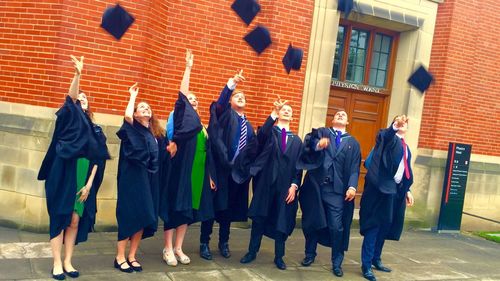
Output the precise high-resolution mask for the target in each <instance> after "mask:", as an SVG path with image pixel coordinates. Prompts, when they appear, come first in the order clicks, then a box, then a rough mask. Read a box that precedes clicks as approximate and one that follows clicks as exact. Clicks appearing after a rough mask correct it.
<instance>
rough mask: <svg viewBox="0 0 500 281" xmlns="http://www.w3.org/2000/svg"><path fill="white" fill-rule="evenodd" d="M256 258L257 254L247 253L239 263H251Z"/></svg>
mask: <svg viewBox="0 0 500 281" xmlns="http://www.w3.org/2000/svg"><path fill="white" fill-rule="evenodd" d="M256 257H257V254H254V253H250V252H248V253H246V254H245V255H244V256H243V257H242V258H241V260H240V263H249V262H252V261H253V260H254V259H255V258H256Z"/></svg>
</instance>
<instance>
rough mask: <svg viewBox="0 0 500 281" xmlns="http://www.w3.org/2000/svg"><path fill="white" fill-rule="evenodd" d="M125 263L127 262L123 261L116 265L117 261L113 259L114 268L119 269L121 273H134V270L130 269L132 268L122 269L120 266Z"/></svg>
mask: <svg viewBox="0 0 500 281" xmlns="http://www.w3.org/2000/svg"><path fill="white" fill-rule="evenodd" d="M125 263H127V261H124V262H122V263H118V260H117V259H115V268H116V269H119V270H120V271H121V272H125V273H132V272H134V270H133V269H132V267H129V268H123V267H122V265H123V264H125Z"/></svg>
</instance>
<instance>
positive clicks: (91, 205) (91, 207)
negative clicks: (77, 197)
mask: <svg viewBox="0 0 500 281" xmlns="http://www.w3.org/2000/svg"><path fill="white" fill-rule="evenodd" d="M93 133H94V136H95V137H96V140H97V143H98V147H97V149H99V150H100V152H99V155H102V156H104V158H102V159H95V160H91V161H90V165H89V171H88V175H87V178H88V177H89V176H90V174H91V173H92V167H93V166H94V165H97V171H96V174H95V176H94V181H93V182H92V188H91V189H90V193H89V196H88V197H87V200H86V201H85V207H84V209H83V214H82V217H81V218H80V221H79V223H78V234H77V236H76V242H75V244H78V243H80V242H84V241H87V237H88V233H89V232H92V231H94V225H95V217H96V213H97V193H98V191H99V188H100V187H101V183H102V180H103V179H104V170H105V169H106V160H108V159H111V157H110V155H109V152H108V147H107V145H106V136H105V135H104V133H103V131H102V128H101V127H100V126H99V125H95V124H94V125H93Z"/></svg>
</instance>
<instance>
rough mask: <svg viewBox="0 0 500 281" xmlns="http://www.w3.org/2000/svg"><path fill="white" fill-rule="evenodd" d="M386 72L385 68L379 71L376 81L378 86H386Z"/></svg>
mask: <svg viewBox="0 0 500 281" xmlns="http://www.w3.org/2000/svg"><path fill="white" fill-rule="evenodd" d="M385 74H386V72H385V71H383V70H379V71H377V82H376V83H375V85H376V86H377V87H384V86H385Z"/></svg>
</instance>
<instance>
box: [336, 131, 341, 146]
mask: <svg viewBox="0 0 500 281" xmlns="http://www.w3.org/2000/svg"><path fill="white" fill-rule="evenodd" d="M335 133H336V134H335V146H336V147H337V148H339V146H340V137H341V136H342V132H341V131H335Z"/></svg>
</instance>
